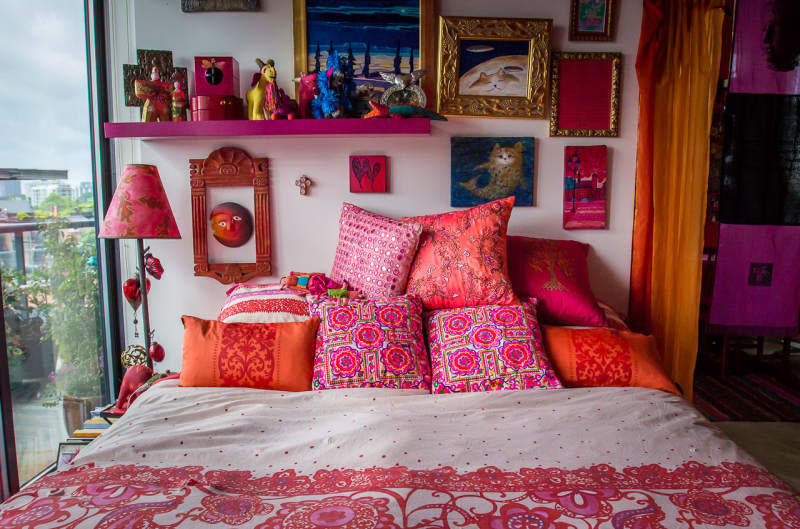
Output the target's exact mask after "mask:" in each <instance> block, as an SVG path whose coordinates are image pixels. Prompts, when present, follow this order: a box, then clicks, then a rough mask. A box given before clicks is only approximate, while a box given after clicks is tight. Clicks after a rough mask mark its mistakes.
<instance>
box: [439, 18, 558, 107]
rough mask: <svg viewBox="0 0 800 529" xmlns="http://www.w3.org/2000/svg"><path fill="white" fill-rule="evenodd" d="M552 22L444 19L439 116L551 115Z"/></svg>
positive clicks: (441, 33) (441, 25) (440, 23)
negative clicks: (549, 97) (549, 85)
mask: <svg viewBox="0 0 800 529" xmlns="http://www.w3.org/2000/svg"><path fill="white" fill-rule="evenodd" d="M552 29H553V21H552V19H540V18H476V17H439V72H438V85H437V112H439V113H440V114H445V115H448V116H477V117H498V118H508V117H513V118H538V119H544V118H545V117H546V115H547V90H548V81H549V71H550V67H549V66H550V36H551V33H552Z"/></svg>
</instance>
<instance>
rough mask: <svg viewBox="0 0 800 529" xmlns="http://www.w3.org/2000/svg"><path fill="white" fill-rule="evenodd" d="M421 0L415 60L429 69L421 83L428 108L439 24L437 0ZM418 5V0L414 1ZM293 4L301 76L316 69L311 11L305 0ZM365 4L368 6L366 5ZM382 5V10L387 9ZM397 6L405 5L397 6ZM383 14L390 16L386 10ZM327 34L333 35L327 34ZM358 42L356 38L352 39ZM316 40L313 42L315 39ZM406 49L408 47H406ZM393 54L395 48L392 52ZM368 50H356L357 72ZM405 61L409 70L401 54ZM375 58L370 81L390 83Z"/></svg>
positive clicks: (297, 69)
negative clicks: (312, 59)
mask: <svg viewBox="0 0 800 529" xmlns="http://www.w3.org/2000/svg"><path fill="white" fill-rule="evenodd" d="M418 2H419V47H418V48H417V50H416V61H417V62H414V68H413V69H415V70H418V69H423V70H427V73H426V75H425V76H423V77H422V79H421V80H420V82H419V85H420V87H421V88H422V90H423V91H424V92H425V94H426V95H427V99H428V104H427V106H428V107H429V108H433V104H432V102H433V100H434V99H435V98H434V88H435V79H436V72H435V70H436V28H435V26H434V24H435V23H436V10H435V5H436V3H435V0H418ZM362 3H364V4H369V1H368V0H362ZM333 5H335V2H334V3H333ZM415 5H416V3H415ZM292 7H293V13H294V22H293V26H294V27H293V29H294V75H295V77H298V76H300V74H302V73H308V72H309V71H313V69H310V68H309V62H310V57H309V55H310V54H311V50H310V49H309V30H308V15H307V6H306V0H292ZM365 7H368V6H367V5H365ZM380 7H381V10H382V11H385V9H384V8H383V7H382V6H380ZM396 7H397V8H398V9H399V8H400V7H402V6H396ZM341 16H342V13H341V12H337V13H336V17H341ZM360 16H368V15H367V14H365V13H363V12H362V13H360ZM384 16H388V15H387V14H385V13H384ZM326 35H327V36H331V35H329V34H326ZM362 38H363V39H365V40H369V38H368V36H366V35H363V36H362ZM330 40H333V41H334V45H336V44H342V42H338V41H336V40H335V39H330ZM343 42H349V41H346V40H345V41H343ZM353 43H354V44H355V41H354V42H353ZM312 44H313V43H312ZM358 44H361V43H358ZM328 46H329V44H328V40H326V41H325V43H324V44H323V45H322V49H321V56H322V57H323V58H322V59H321V61H320V62H321V65H322V66H323V67H324V65H325V62H324V61H325V58H326V57H327V55H326V52H327V50H328ZM406 51H407V50H406ZM371 53H373V54H375V53H376V49H375V47H374V43H373V48H372V50H371ZM391 53H392V55H393V54H394V51H392V52H391ZM365 54H366V52H365V51H360V50H359V49H358V48H356V49H355V50H354V55H355V59H356V64H357V66H356V72H358V71H359V70H360V69H361V68H363V63H364V59H363V57H364V56H365ZM400 59H401V61H402V65H401V68H402V73H407V72H406V70H407V69H408V68H409V66H410V65H409V64H408V62H407V61H408V57H407V56H406V55H405V53H403V54H402V56H401V57H400ZM375 66H376V61H375V60H374V58H373V77H374V79H372V78H370V79H371V83H372V84H373V85H375V86H382V85H386V86H388V83H387V82H384V81H383V80H382V79H381V77H380V76H377V75H374V74H376V73H377V71H378V70H377V69H375ZM355 80H356V84H359V83H361V82H362V81H361V80H359V79H358V75H357V76H356V79H355Z"/></svg>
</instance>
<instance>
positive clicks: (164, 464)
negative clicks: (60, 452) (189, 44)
mask: <svg viewBox="0 0 800 529" xmlns="http://www.w3.org/2000/svg"><path fill="white" fill-rule="evenodd" d="M32 513H33V514H32ZM41 513H45V514H41ZM39 514H41V516H40V517H39V518H36V516H39ZM20 517H21V518H20ZM32 517H33V518H32ZM14 520H27V521H28V522H27V525H25V527H105V526H107V527H206V526H209V525H212V526H213V525H215V524H217V525H219V526H221V527H222V526H246V527H259V528H261V529H270V528H278V527H287V528H289V527H298V528H300V527H340V528H366V527H375V528H379V527H380V528H396V527H420V528H422V527H485V528H491V529H500V528H504V527H508V528H512V527H514V528H528V527H542V528H545V527H554V528H559V529H566V528H568V527H615V528H622V527H631V528H632V527H637V528H643V527H693V526H699V525H700V524H708V525H716V526H724V525H732V526H740V527H745V526H749V527H800V500H799V499H798V496H797V495H796V492H795V491H793V490H792V489H791V488H790V487H789V486H788V485H786V484H785V483H784V482H782V481H781V480H779V479H778V478H776V477H774V476H772V475H771V474H769V473H768V472H767V471H766V470H764V469H763V468H762V467H760V466H759V465H758V464H757V463H755V462H754V461H753V460H752V459H751V458H750V456H748V455H747V454H746V453H744V452H743V451H741V450H740V449H739V448H737V446H736V445H735V444H734V443H732V442H731V441H729V440H728V439H727V438H725V436H724V435H723V434H722V433H721V432H720V431H719V430H718V429H717V428H715V427H713V426H712V425H711V424H710V423H708V422H707V421H706V420H705V419H703V418H702V417H701V416H700V415H699V414H698V413H697V412H696V411H694V409H693V408H691V407H690V406H689V405H688V404H686V403H685V402H684V401H683V400H682V399H681V398H679V397H676V396H674V395H670V394H667V393H663V392H660V391H655V390H647V389H640V388H592V389H569V390H539V391H498V392H490V393H467V394H448V395H430V394H427V393H424V392H420V391H417V390H387V389H353V390H329V391H321V392H304V393H282V392H272V391H262V390H249V389H236V388H181V387H178V386H177V382H176V381H166V382H162V383H159V384H157V385H155V386H154V387H153V388H151V389H149V390H148V391H147V392H146V393H144V394H143V395H142V396H141V397H140V398H139V399H138V400H137V401H136V402H135V404H134V405H133V406H132V408H131V409H130V410H129V411H128V413H127V414H126V415H125V416H124V417H123V418H122V419H121V420H120V421H118V422H117V423H116V424H115V425H114V426H113V427H111V428H109V429H108V430H107V431H106V432H105V433H103V435H102V436H101V437H100V438H98V439H97V440H96V441H94V442H92V443H91V444H90V445H89V446H88V447H86V448H85V449H84V450H82V451H81V453H80V454H79V455H78V457H77V458H76V459H75V461H74V462H73V468H71V469H69V470H66V471H63V472H60V473H57V474H55V475H53V476H51V477H48V478H46V479H45V480H43V481H41V482H38V483H37V484H35V485H34V486H32V487H30V488H28V489H25V490H24V491H23V492H22V493H20V494H19V495H18V496H16V497H14V498H12V499H11V500H9V501H8V502H6V503H5V504H3V506H2V507H0V528H1V527H6V526H13V525H14V523H13V522H14Z"/></svg>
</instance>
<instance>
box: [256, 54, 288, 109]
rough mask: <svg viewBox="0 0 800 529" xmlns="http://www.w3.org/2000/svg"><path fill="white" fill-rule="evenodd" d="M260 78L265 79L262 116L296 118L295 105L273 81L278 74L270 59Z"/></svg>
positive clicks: (273, 62)
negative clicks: (264, 98)
mask: <svg viewBox="0 0 800 529" xmlns="http://www.w3.org/2000/svg"><path fill="white" fill-rule="evenodd" d="M261 71H262V74H261V77H262V78H266V85H265V96H266V100H265V101H264V114H265V116H266V118H267V119H281V118H286V119H294V118H295V117H296V116H297V103H296V102H295V101H294V100H293V99H291V98H290V97H289V96H287V95H286V94H285V93H284V91H283V89H281V88H278V83H276V82H275V79H276V78H277V77H278V73H277V72H276V71H275V61H273V60H272V59H270V60H268V61H267V64H265V65H264V67H263V68H262V69H261Z"/></svg>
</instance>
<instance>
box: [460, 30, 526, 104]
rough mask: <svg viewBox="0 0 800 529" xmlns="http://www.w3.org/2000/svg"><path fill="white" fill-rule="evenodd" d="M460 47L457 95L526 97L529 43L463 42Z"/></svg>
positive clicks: (511, 41)
mask: <svg viewBox="0 0 800 529" xmlns="http://www.w3.org/2000/svg"><path fill="white" fill-rule="evenodd" d="M460 45H461V50H460V56H459V72H458V93H459V94H460V95H475V96H498V97H526V96H527V94H528V63H529V58H528V53H529V52H528V46H529V43H528V41H525V40H474V39H463V40H462V41H461V44H460Z"/></svg>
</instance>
